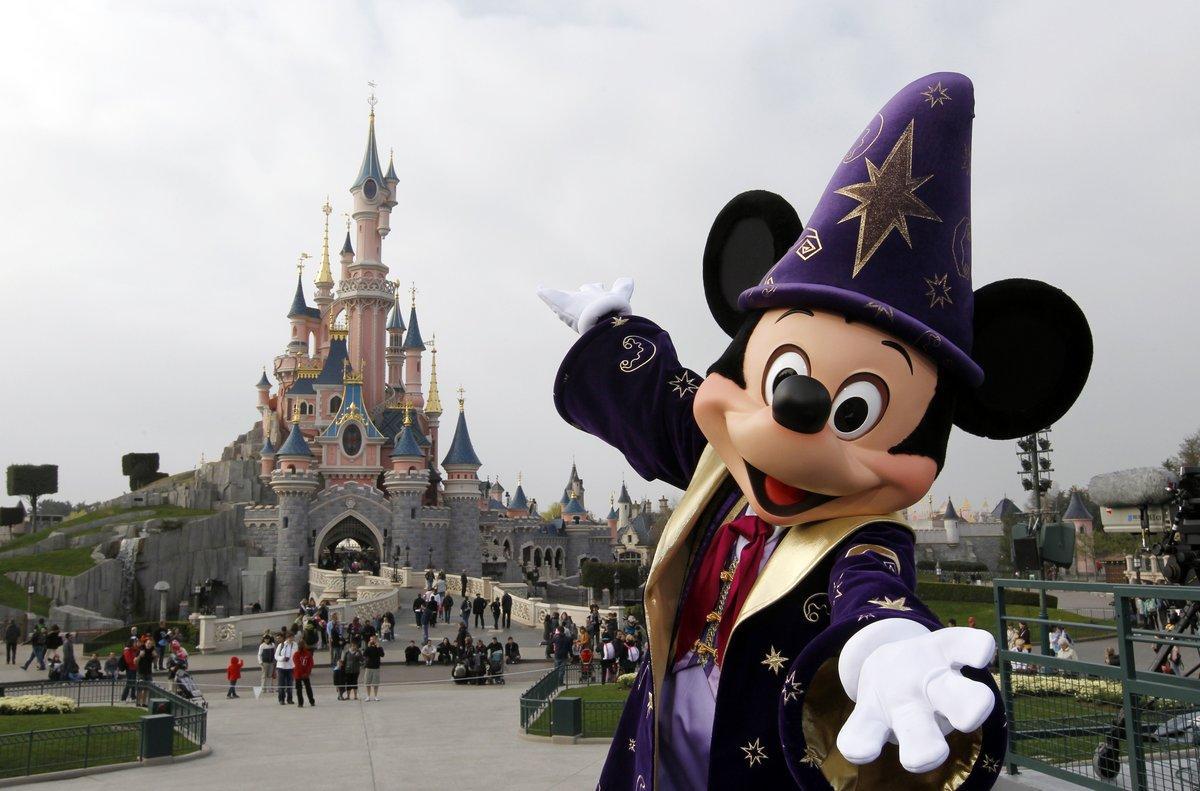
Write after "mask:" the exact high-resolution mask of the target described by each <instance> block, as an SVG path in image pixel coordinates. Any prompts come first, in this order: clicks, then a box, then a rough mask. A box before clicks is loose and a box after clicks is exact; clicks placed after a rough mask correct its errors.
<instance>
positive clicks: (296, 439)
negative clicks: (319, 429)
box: [276, 423, 312, 456]
mask: <svg viewBox="0 0 1200 791" xmlns="http://www.w3.org/2000/svg"><path fill="white" fill-rule="evenodd" d="M276 455H278V456H311V455H312V450H310V449H309V447H308V443H307V442H305V441H304V435H303V434H301V433H300V424H299V423H293V424H292V431H291V433H290V434H288V438H287V441H286V442H284V443H283V445H282V446H281V447H280V448H279V452H278V453H277V454H276Z"/></svg>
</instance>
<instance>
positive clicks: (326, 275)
mask: <svg viewBox="0 0 1200 791" xmlns="http://www.w3.org/2000/svg"><path fill="white" fill-rule="evenodd" d="M321 211H322V212H323V213H324V214H325V238H324V240H323V241H322V242H321V268H320V269H319V270H318V271H317V279H316V281H315V282H316V283H317V284H318V285H327V284H328V285H332V284H333V273H332V272H330V271H329V215H330V214H332V213H333V206H331V205H330V204H329V196H328V195H326V196H325V205H324V206H322V207H321Z"/></svg>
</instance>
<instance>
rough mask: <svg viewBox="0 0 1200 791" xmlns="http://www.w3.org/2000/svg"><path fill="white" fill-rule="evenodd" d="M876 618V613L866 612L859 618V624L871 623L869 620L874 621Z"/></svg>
mask: <svg viewBox="0 0 1200 791" xmlns="http://www.w3.org/2000/svg"><path fill="white" fill-rule="evenodd" d="M874 617H875V613H873V612H865V613H863V614H862V615H860V616H858V622H859V623H862V622H863V621H869V620H871V619H872V618H874Z"/></svg>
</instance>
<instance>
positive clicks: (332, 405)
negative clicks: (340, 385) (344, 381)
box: [329, 395, 342, 413]
mask: <svg viewBox="0 0 1200 791" xmlns="http://www.w3.org/2000/svg"><path fill="white" fill-rule="evenodd" d="M341 408H342V397H341V396H339V395H335V396H334V397H333V398H331V399H329V411H330V412H334V413H336V412H337V411H338V410H339V409H341Z"/></svg>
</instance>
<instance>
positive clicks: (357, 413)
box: [321, 382, 384, 439]
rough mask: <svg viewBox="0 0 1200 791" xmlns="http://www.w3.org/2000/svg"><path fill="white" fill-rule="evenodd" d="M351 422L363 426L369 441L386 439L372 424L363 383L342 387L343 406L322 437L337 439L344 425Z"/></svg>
mask: <svg viewBox="0 0 1200 791" xmlns="http://www.w3.org/2000/svg"><path fill="white" fill-rule="evenodd" d="M350 420H354V421H356V422H357V423H359V424H361V425H362V427H363V436H364V437H366V438H367V439H383V438H384V437H383V433H382V432H380V430H379V429H378V428H376V427H375V424H374V423H373V422H371V416H370V415H368V414H367V408H366V405H365V404H364V403H363V395H362V384H361V382H347V383H346V384H345V385H344V386H343V387H342V405H341V406H340V407H339V408H338V412H337V414H336V415H335V416H334V418H333V420H331V421H330V422H329V425H328V426H326V427H325V430H324V431H322V432H321V436H322V437H325V438H330V437H336V436H337V435H338V430H339V429H340V428H341V427H342V424H344V423H346V422H347V421H350Z"/></svg>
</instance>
